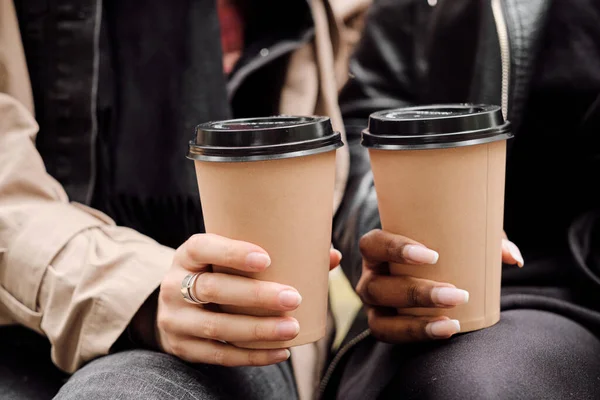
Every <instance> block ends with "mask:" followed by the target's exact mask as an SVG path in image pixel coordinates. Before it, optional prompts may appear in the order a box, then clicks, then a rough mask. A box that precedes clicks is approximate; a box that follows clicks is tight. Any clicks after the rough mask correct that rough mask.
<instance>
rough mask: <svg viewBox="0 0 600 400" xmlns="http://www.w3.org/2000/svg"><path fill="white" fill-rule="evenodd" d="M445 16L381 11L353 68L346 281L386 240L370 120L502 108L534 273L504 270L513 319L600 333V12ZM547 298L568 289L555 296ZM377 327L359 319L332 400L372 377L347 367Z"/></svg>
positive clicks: (500, 8)
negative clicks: (350, 382) (349, 380)
mask: <svg viewBox="0 0 600 400" xmlns="http://www.w3.org/2000/svg"><path fill="white" fill-rule="evenodd" d="M437 3H438V4H437V5H436V6H435V7H432V6H429V5H428V2H427V1H424V0H423V1H421V0H376V1H375V3H374V4H373V6H372V7H371V9H370V12H369V15H368V17H367V20H366V23H365V32H364V36H363V38H362V40H361V42H360V43H359V45H358V48H357V50H356V53H355V55H354V57H353V59H352V61H351V66H350V70H351V73H352V74H353V78H352V79H351V80H350V81H349V82H348V84H347V86H346V87H345V88H344V90H343V92H342V95H341V100H340V101H341V107H342V112H343V114H344V117H345V123H346V124H347V133H348V140H349V142H350V152H351V171H350V177H349V184H348V187H347V191H346V193H347V194H346V196H345V199H344V201H343V203H342V206H341V208H340V210H339V211H338V213H337V215H336V219H335V223H334V244H335V246H336V247H337V248H339V249H340V250H341V251H342V252H343V254H344V259H343V261H342V263H343V265H342V266H343V267H344V271H345V272H346V275H347V276H348V277H349V279H350V281H351V282H352V284H353V285H356V283H357V281H358V279H359V278H360V271H361V266H360V263H361V257H360V253H359V249H358V246H357V243H358V240H359V238H360V237H361V236H362V235H363V234H364V233H366V232H368V231H369V230H371V229H374V228H377V227H380V221H379V215H378V211H377V199H376V193H375V189H374V186H373V178H372V174H371V172H370V166H369V159H368V155H367V152H366V151H365V149H364V148H362V147H361V146H360V131H361V130H362V129H364V127H366V124H367V118H368V115H369V114H370V113H371V112H373V111H377V110H381V109H387V108H394V107H402V106H407V105H414V104H432V103H453V102H471V103H491V104H498V105H502V107H503V111H504V113H505V115H507V117H508V119H509V120H510V121H511V122H512V124H513V127H514V133H515V138H514V139H512V140H511V141H509V145H508V146H509V150H508V156H507V180H506V197H505V222H504V225H505V230H506V232H507V234H508V236H509V237H510V238H511V239H512V240H513V241H514V242H515V243H517V245H519V247H520V248H521V250H522V252H523V255H524V258H525V260H526V264H527V266H526V268H525V269H524V270H521V271H515V270H514V269H506V270H505V271H504V274H503V297H502V309H503V310H506V309H510V308H520V307H524V308H526V307H532V308H536V309H549V310H552V311H553V312H557V313H561V314H565V315H566V316H568V317H570V318H572V319H574V320H576V321H578V322H580V323H583V324H584V325H586V326H587V327H589V328H590V329H591V330H592V331H593V332H595V333H596V334H600V313H599V312H597V311H598V310H600V304H599V300H598V296H597V295H596V293H597V291H598V290H599V289H600V197H599V196H600V193H599V191H598V189H597V187H596V186H597V185H598V182H599V178H600V5H599V4H598V3H597V2H594V1H593V0H577V1H572V2H568V4H567V2H560V1H554V2H552V1H549V0H506V1H497V0H491V1H483V2H480V1H469V0H440V1H438V2H437ZM540 288H542V289H541V290H542V291H543V290H544V288H553V289H554V288H556V289H557V290H553V291H552V293H553V294H552V295H549V296H544V295H541V294H540ZM517 294H518V296H519V297H515V296H517ZM523 296H525V297H523ZM579 306H584V307H586V308H585V310H586V311H585V312H579V311H580V309H579V308H577V307H579ZM367 328H368V326H367V323H366V318H365V316H364V314H363V313H359V316H358V317H357V319H356V321H355V323H354V325H353V327H352V329H351V331H350V333H349V334H348V336H347V338H346V340H345V341H344V344H343V345H342V347H341V349H340V351H339V352H338V353H337V355H336V356H335V358H334V359H333V361H332V363H331V365H330V367H329V368H328V370H327V371H326V375H325V377H324V380H323V382H322V385H321V393H322V394H325V395H326V397H333V396H334V394H335V393H336V391H337V392H338V393H340V392H343V390H344V388H343V386H344V385H345V382H343V381H342V382H341V383H340V379H341V373H340V371H341V370H342V369H343V367H345V368H350V369H354V370H360V369H361V368H367V366H361V365H352V364H351V365H346V364H347V360H348V359H349V357H348V356H349V355H350V354H351V353H352V351H353V346H354V345H356V344H357V343H359V342H362V341H364V340H365V339H367V338H369V332H368V329H367ZM369 340H372V339H371V338H369ZM361 347H362V348H361V351H366V350H365V348H366V347H368V346H361ZM370 368H371V369H372V368H375V367H374V366H370ZM383 375H385V374H382V376H383ZM381 379H383V378H381ZM380 383H381V382H379V383H378V382H373V387H377V385H378V384H380ZM340 384H341V385H342V387H341V388H339V385H340ZM338 390H339V391H338Z"/></svg>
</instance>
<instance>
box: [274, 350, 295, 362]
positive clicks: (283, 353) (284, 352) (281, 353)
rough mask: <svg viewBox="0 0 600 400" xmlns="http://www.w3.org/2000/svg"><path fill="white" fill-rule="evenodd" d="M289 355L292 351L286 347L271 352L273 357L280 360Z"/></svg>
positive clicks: (285, 358)
mask: <svg viewBox="0 0 600 400" xmlns="http://www.w3.org/2000/svg"><path fill="white" fill-rule="evenodd" d="M291 355H292V353H291V352H290V351H289V350H288V349H283V350H276V351H274V352H273V359H274V360H279V362H281V361H285V360H287V359H288V358H290V356H291Z"/></svg>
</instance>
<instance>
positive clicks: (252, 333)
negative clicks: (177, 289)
mask: <svg viewBox="0 0 600 400" xmlns="http://www.w3.org/2000/svg"><path fill="white" fill-rule="evenodd" d="M166 318H168V319H169V320H168V321H165V319H164V318H163V320H162V321H161V324H162V326H163V327H165V328H166V330H167V331H169V332H171V333H174V334H178V335H180V336H193V337H196V338H201V339H211V340H224V341H226V342H256V341H260V342H263V341H281V340H291V339H293V338H295V337H296V336H297V335H298V332H300V325H299V324H298V321H297V320H296V319H294V318H292V317H254V316H249V315H237V314H226V313H218V312H212V311H208V310H206V309H202V308H198V307H183V308H181V309H179V310H178V311H176V312H175V313H173V314H171V315H170V316H169V317H166ZM165 324H166V325H165Z"/></svg>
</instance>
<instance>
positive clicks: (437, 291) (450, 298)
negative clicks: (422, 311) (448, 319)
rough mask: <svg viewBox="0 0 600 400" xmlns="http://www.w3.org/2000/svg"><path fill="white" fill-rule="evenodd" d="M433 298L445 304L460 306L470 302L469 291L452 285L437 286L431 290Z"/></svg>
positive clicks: (437, 302) (434, 300) (438, 302)
mask: <svg viewBox="0 0 600 400" xmlns="http://www.w3.org/2000/svg"><path fill="white" fill-rule="evenodd" d="M431 300H433V302H434V303H436V304H440V305H443V306H458V305H461V304H466V303H468V302H469V292H467V291H466V290H462V289H456V288H451V287H436V288H433V290H432V291H431Z"/></svg>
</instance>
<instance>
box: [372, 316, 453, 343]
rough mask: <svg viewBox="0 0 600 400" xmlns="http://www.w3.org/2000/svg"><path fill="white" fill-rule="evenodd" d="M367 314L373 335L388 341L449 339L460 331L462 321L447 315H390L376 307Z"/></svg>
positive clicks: (405, 341) (406, 341)
mask: <svg viewBox="0 0 600 400" xmlns="http://www.w3.org/2000/svg"><path fill="white" fill-rule="evenodd" d="M367 315H368V317H369V327H370V328H371V333H372V334H373V336H375V338H376V339H378V340H381V341H382V342H387V343H408V342H420V341H427V340H435V339H447V338H449V337H451V336H452V335H454V334H456V333H458V332H460V323H459V322H458V321H457V320H453V319H449V318H447V317H411V316H403V315H392V316H390V315H387V313H385V312H381V311H380V310H378V309H376V308H369V310H368V311H367Z"/></svg>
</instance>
